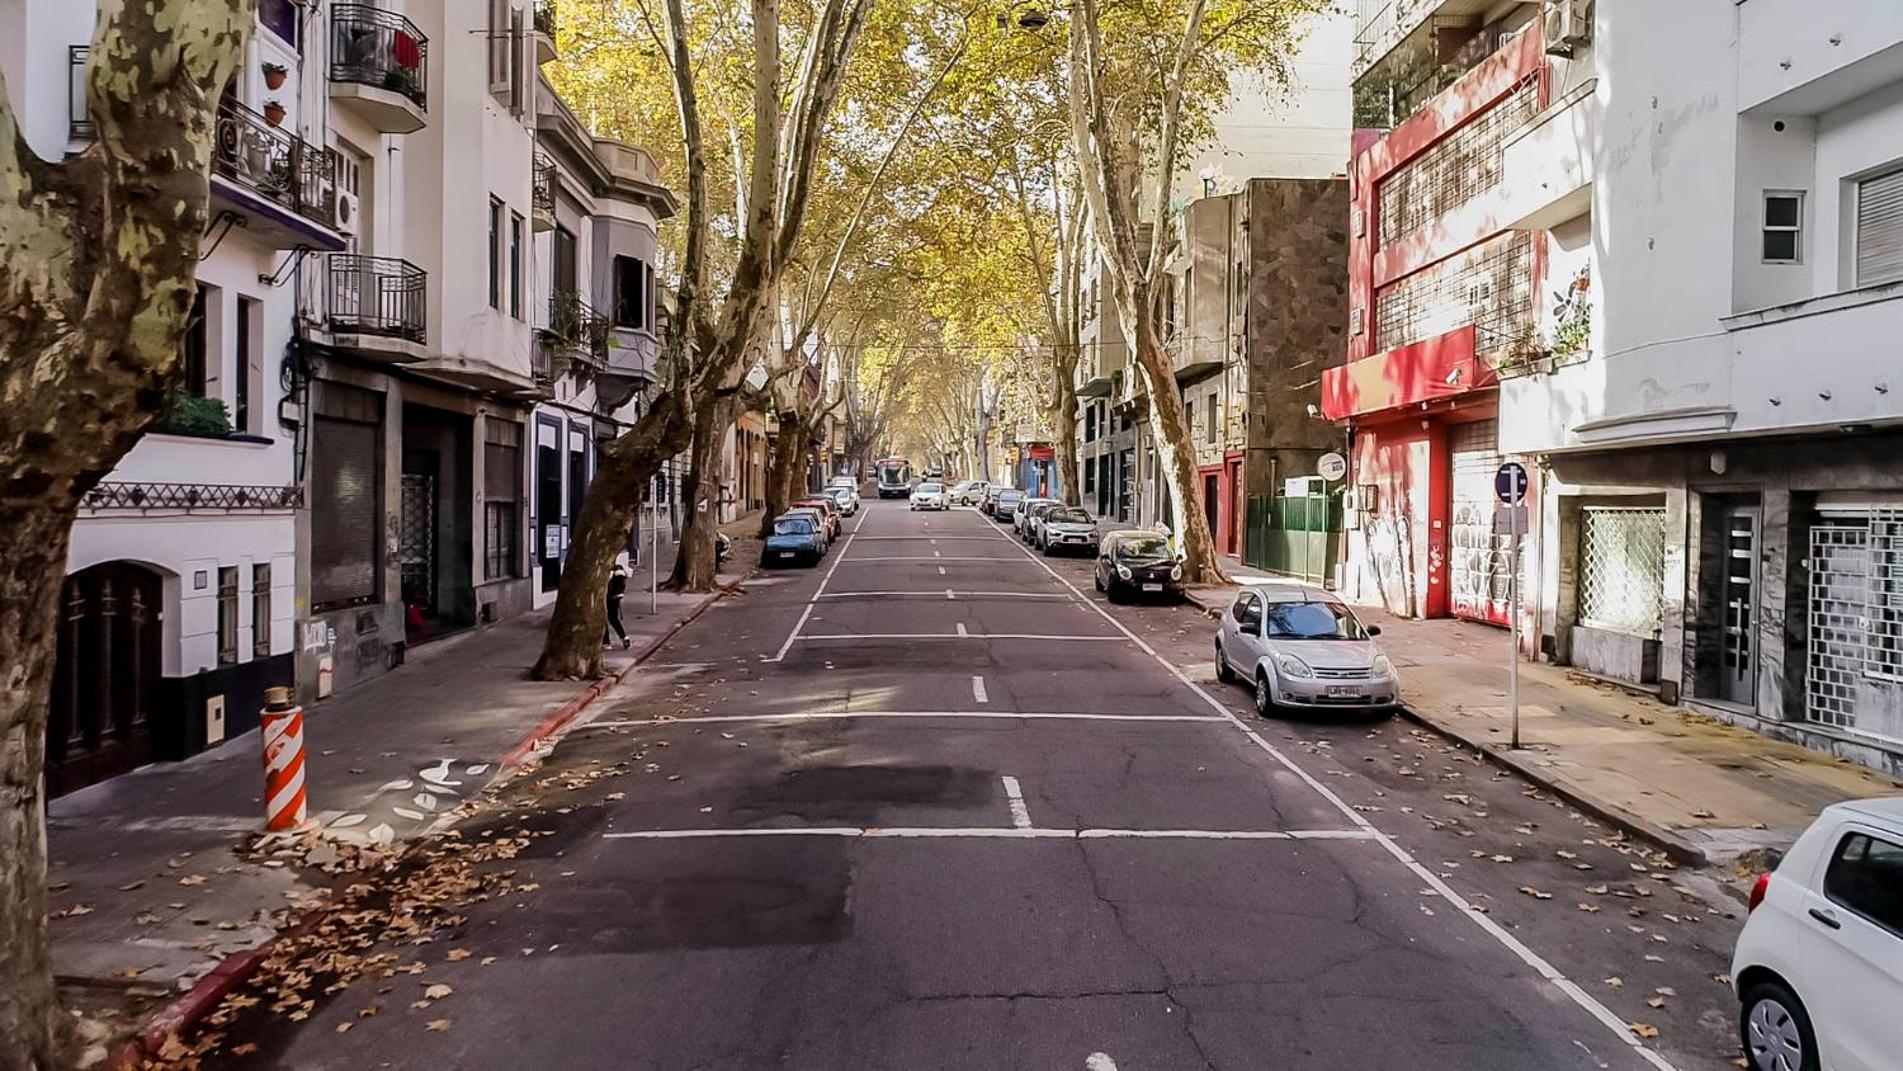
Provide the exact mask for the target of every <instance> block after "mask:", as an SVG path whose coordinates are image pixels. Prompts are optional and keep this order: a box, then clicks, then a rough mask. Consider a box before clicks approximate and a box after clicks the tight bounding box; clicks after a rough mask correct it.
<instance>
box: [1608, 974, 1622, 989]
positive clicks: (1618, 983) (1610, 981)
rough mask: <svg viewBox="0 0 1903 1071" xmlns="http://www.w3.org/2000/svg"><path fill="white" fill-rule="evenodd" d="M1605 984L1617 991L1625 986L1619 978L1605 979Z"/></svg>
mask: <svg viewBox="0 0 1903 1071" xmlns="http://www.w3.org/2000/svg"><path fill="white" fill-rule="evenodd" d="M1606 984H1607V985H1609V986H1611V987H1612V988H1614V989H1617V988H1619V987H1620V986H1622V985H1625V979H1624V978H1619V977H1612V978H1608V979H1606Z"/></svg>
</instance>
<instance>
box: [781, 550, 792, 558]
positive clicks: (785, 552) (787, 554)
mask: <svg viewBox="0 0 1903 1071" xmlns="http://www.w3.org/2000/svg"><path fill="white" fill-rule="evenodd" d="M793 554H794V552H793V551H790V550H783V551H781V552H780V557H782V558H791V557H792V556H793Z"/></svg>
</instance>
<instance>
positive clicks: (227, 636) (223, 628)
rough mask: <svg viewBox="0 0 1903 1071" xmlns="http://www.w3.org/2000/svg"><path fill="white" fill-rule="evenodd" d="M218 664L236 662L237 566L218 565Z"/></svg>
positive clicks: (234, 663)
mask: <svg viewBox="0 0 1903 1071" xmlns="http://www.w3.org/2000/svg"><path fill="white" fill-rule="evenodd" d="M218 664H219V665H221V666H235V665H237V664H238V567H237V566H235V565H221V566H219V567H218Z"/></svg>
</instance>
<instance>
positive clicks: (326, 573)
mask: <svg viewBox="0 0 1903 1071" xmlns="http://www.w3.org/2000/svg"><path fill="white" fill-rule="evenodd" d="M313 424H314V429H313V430H314V432H315V434H314V438H313V442H312V450H311V603H312V606H313V608H314V609H320V610H321V609H329V608H334V607H338V606H352V605H358V604H361V603H368V602H374V601H375V600H376V597H377V533H378V531H379V530H380V529H381V526H380V525H379V524H378V523H377V506H378V502H377V499H378V484H379V482H380V481H379V480H378V479H377V475H378V465H377V458H378V450H377V440H378V438H379V436H378V434H377V433H378V430H379V428H378V425H376V424H369V423H364V422H362V421H357V420H346V419H339V418H337V417H331V416H325V415H323V414H321V413H320V414H318V415H317V416H316V417H315V419H314V421H313Z"/></svg>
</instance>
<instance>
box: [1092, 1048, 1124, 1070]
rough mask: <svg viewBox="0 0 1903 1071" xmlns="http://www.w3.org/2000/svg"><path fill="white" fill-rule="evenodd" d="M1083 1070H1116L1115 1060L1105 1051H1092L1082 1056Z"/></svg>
mask: <svg viewBox="0 0 1903 1071" xmlns="http://www.w3.org/2000/svg"><path fill="white" fill-rule="evenodd" d="M1084 1071H1117V1061H1115V1060H1112V1059H1111V1058H1110V1054H1109V1053H1107V1052H1093V1053H1091V1054H1090V1055H1089V1056H1086V1057H1084Z"/></svg>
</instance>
